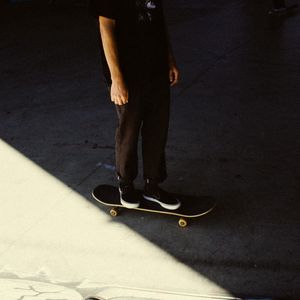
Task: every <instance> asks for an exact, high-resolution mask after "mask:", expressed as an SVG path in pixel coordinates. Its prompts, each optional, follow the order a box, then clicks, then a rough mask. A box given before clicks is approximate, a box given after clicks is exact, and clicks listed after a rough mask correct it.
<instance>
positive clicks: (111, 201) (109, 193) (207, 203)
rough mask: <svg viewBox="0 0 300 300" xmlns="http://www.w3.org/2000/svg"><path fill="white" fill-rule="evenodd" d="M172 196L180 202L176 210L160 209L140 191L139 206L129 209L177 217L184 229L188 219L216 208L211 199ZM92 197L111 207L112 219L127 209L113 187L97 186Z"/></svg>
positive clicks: (214, 202) (200, 215)
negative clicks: (144, 197)
mask: <svg viewBox="0 0 300 300" xmlns="http://www.w3.org/2000/svg"><path fill="white" fill-rule="evenodd" d="M172 195H173V196H174V197H176V198H177V199H178V200H180V202H181V206H180V207H179V208H178V209H177V210H168V209H165V208H163V207H161V206H160V205H159V204H158V203H155V202H151V201H148V200H145V199H143V197H142V191H138V197H139V200H140V206H139V207H138V208H130V209H131V210H138V211H143V212H149V213H158V214H164V215H172V216H176V217H179V221H178V224H179V226H180V227H186V226H187V225H188V219H192V218H198V217H202V216H204V215H206V214H208V213H210V212H211V211H212V210H213V209H214V208H215V206H216V201H215V200H214V198H212V197H208V196H191V195H180V194H172ZM92 196H93V198H94V199H95V200H96V201H98V202H100V203H101V204H103V205H105V206H109V207H111V209H110V214H111V216H113V217H116V216H118V215H119V212H120V210H121V209H123V208H124V209H129V208H127V207H124V206H123V205H122V204H121V203H120V195H119V191H118V189H117V188H116V187H114V186H111V185H99V186H97V187H96V188H95V189H94V190H93V192H92Z"/></svg>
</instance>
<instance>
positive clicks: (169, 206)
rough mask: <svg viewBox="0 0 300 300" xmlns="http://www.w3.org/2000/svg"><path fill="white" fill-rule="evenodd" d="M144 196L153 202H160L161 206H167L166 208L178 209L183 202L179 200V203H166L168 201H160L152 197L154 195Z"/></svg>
mask: <svg viewBox="0 0 300 300" xmlns="http://www.w3.org/2000/svg"><path fill="white" fill-rule="evenodd" d="M143 198H144V199H146V200H149V201H152V202H155V203H158V204H159V205H160V206H161V207H163V208H165V209H168V210H176V209H178V208H179V207H180V205H181V203H180V201H178V200H177V201H178V204H177V205H175V204H174V205H171V204H166V203H163V202H160V201H159V200H157V199H155V198H152V197H148V196H145V195H143Z"/></svg>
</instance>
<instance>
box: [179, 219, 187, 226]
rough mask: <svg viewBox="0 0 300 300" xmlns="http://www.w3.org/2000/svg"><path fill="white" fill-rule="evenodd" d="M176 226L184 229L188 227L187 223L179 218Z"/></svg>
mask: <svg viewBox="0 0 300 300" xmlns="http://www.w3.org/2000/svg"><path fill="white" fill-rule="evenodd" d="M178 225H179V226H180V227H181V228H184V227H186V226H187V225H188V222H187V221H186V220H185V219H183V218H180V219H179V221H178Z"/></svg>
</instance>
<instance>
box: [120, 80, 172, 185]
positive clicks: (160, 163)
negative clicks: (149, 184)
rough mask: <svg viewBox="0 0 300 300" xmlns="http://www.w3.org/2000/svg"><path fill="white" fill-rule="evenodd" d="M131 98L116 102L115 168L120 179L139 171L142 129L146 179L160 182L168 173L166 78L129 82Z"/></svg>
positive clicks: (127, 178) (133, 177)
mask: <svg viewBox="0 0 300 300" xmlns="http://www.w3.org/2000/svg"><path fill="white" fill-rule="evenodd" d="M128 90H129V100H128V103H127V104H125V105H121V106H119V105H116V110H117V115H118V126H117V129H116V136H115V141H116V145H115V158H116V172H117V176H118V179H119V181H121V182H123V183H127V182H132V181H133V180H134V179H135V178H136V177H137V175H138V149H137V146H138V140H139V136H140V133H141V137H142V154H143V170H144V179H150V180H153V181H155V182H157V183H160V182H162V181H164V180H165V178H166V177H167V171H166V159H165V146H166V142H167V137H168V127H169V111H170V87H169V83H168V82H167V81H166V80H161V79H158V78H156V79H153V80H151V81H141V82H138V83H129V84H128Z"/></svg>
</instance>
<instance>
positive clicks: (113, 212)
mask: <svg viewBox="0 0 300 300" xmlns="http://www.w3.org/2000/svg"><path fill="white" fill-rule="evenodd" d="M109 213H110V215H111V216H112V217H116V216H117V215H118V210H117V208H112V209H111V210H110V212H109Z"/></svg>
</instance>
